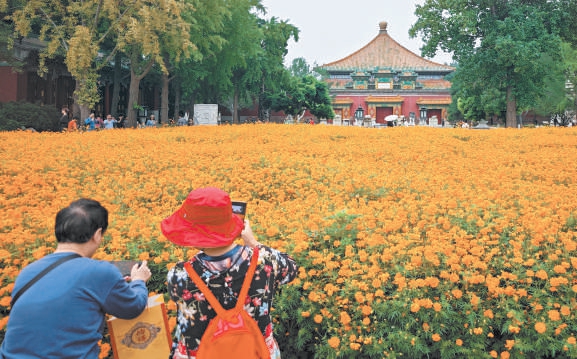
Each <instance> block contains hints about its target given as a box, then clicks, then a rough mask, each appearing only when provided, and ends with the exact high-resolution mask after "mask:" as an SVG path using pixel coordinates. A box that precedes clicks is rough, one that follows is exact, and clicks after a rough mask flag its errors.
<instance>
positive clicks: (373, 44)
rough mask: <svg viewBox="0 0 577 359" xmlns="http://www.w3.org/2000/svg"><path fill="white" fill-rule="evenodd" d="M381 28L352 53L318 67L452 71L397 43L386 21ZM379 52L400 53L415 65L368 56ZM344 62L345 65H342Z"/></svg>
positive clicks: (344, 69) (331, 69)
mask: <svg viewBox="0 0 577 359" xmlns="http://www.w3.org/2000/svg"><path fill="white" fill-rule="evenodd" d="M380 26H381V30H380V31H379V34H378V35H377V36H376V37H374V38H373V39H372V40H371V41H370V42H369V43H367V44H366V45H365V46H363V47H362V48H360V49H359V50H357V51H355V52H353V53H352V54H350V55H348V56H346V57H344V58H342V59H340V60H337V61H333V62H329V63H327V64H324V65H321V66H319V67H320V68H322V69H324V70H327V71H349V70H350V71H351V72H352V71H358V70H373V69H375V68H377V67H380V68H391V69H393V70H395V71H408V70H412V71H417V72H447V73H450V72H453V71H454V70H455V68H454V67H452V66H448V65H443V64H439V63H436V62H434V61H432V60H429V59H425V58H424V57H421V56H419V55H417V54H415V53H414V52H412V51H411V50H409V49H407V48H406V47H404V46H403V45H401V44H399V43H398V42H397V41H395V40H394V39H393V38H392V37H390V36H389V35H388V33H387V31H386V26H387V25H386V23H381V24H380ZM379 46H380V47H383V46H386V47H387V48H386V49H384V50H382V51H379V50H380V49H379V48H378V47H379ZM375 48H376V52H378V53H379V54H380V53H395V52H397V53H402V56H403V58H408V59H409V62H410V61H413V62H415V66H409V65H407V66H398V64H395V63H394V60H392V59H391V58H384V57H382V56H381V57H379V59H378V62H379V63H372V62H371V61H370V60H369V59H368V58H370V57H371V56H370V55H371V54H370V52H371V51H373V52H374V51H375ZM350 63H356V64H357V65H356V66H351V65H350ZM344 64H346V65H344Z"/></svg>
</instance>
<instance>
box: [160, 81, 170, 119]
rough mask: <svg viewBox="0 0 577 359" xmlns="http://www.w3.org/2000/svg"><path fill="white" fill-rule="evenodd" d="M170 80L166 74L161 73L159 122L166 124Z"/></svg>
mask: <svg viewBox="0 0 577 359" xmlns="http://www.w3.org/2000/svg"><path fill="white" fill-rule="evenodd" d="M169 83H170V81H169V80H168V74H164V73H163V74H162V90H161V94H160V118H159V123H164V124H168V87H169Z"/></svg>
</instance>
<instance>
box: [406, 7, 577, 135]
mask: <svg viewBox="0 0 577 359" xmlns="http://www.w3.org/2000/svg"><path fill="white" fill-rule="evenodd" d="M570 2H573V1H567V2H563V1H547V0H533V1H524V0H508V1H502V0H483V1H476V2H472V1H468V0H452V1H438V0H426V1H425V2H424V4H423V5H417V7H416V11H415V14H416V15H417V17H418V20H417V21H416V23H415V24H413V26H412V27H411V29H410V31H409V33H410V35H411V36H413V37H414V36H417V35H421V36H422V39H423V41H424V46H423V47H422V49H421V50H422V53H423V55H425V56H429V57H432V56H434V54H435V53H436V51H437V50H438V49H440V50H443V51H446V52H451V53H453V56H454V59H455V60H456V61H457V62H458V67H457V70H456V74H455V78H454V80H455V81H462V82H463V83H462V85H459V86H457V87H458V88H459V89H460V90H459V91H456V92H455V91H454V95H455V96H456V97H457V99H460V101H461V103H462V108H463V109H464V110H465V111H466V112H470V113H482V112H487V111H488V110H490V111H495V110H496V108H495V107H496V106H498V105H499V102H500V101H499V99H498V98H499V97H501V98H504V103H505V109H503V110H506V125H507V126H508V127H514V126H515V125H516V114H517V113H518V112H519V111H521V110H522V109H525V108H527V107H528V106H530V105H531V104H532V103H533V102H534V100H535V99H536V98H539V97H540V96H542V95H543V92H544V89H545V87H546V83H545V76H544V75H545V74H546V73H547V72H548V70H549V69H550V66H551V64H555V66H557V63H558V62H559V61H561V56H560V54H561V28H562V27H563V26H564V24H565V19H566V16H565V13H564V11H565V7H564V6H567V4H568V3H570Z"/></svg>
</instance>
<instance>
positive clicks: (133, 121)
mask: <svg viewBox="0 0 577 359" xmlns="http://www.w3.org/2000/svg"><path fill="white" fill-rule="evenodd" d="M139 88H140V76H137V75H136V73H135V72H134V70H132V69H131V70H130V89H129V91H128V93H129V95H128V109H127V112H128V113H127V114H126V127H132V128H134V127H136V126H137V121H138V118H137V116H138V108H137V107H136V106H138V97H139Z"/></svg>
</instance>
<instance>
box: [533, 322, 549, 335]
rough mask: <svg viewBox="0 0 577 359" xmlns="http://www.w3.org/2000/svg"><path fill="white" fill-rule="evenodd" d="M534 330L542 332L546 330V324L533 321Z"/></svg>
mask: <svg viewBox="0 0 577 359" xmlns="http://www.w3.org/2000/svg"><path fill="white" fill-rule="evenodd" d="M535 330H536V331H537V333H539V334H543V333H545V332H546V331H547V326H546V325H545V323H543V322H537V323H535Z"/></svg>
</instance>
